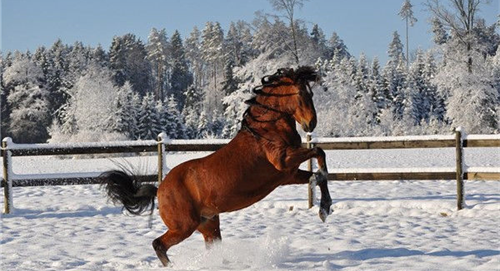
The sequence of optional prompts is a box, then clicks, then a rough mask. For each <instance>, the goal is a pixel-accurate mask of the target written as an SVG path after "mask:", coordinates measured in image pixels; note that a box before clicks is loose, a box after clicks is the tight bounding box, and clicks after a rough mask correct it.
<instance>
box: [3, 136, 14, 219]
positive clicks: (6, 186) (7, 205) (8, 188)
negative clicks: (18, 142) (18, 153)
mask: <svg viewBox="0 0 500 271" xmlns="http://www.w3.org/2000/svg"><path fill="white" fill-rule="evenodd" d="M9 143H12V139H11V138H10V137H6V138H4V139H3V140H2V150H3V196H4V199H3V204H4V213H5V214H10V212H11V209H12V179H11V176H10V173H11V172H12V159H11V158H12V156H11V151H10V150H8V145H9Z"/></svg>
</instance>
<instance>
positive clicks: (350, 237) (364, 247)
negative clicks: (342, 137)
mask: <svg viewBox="0 0 500 271" xmlns="http://www.w3.org/2000/svg"><path fill="white" fill-rule="evenodd" d="M205 154H206V153H205ZM205 154H204V153H196V154H178V155H167V165H168V167H170V168H171V167H173V166H175V165H176V164H178V163H180V162H181V161H184V160H186V159H192V158H195V157H199V156H203V155H205ZM453 155H454V152H453V150H448V149H442V150H441V149H437V150H430V149H429V150H427V149H426V150H418V151H415V150H383V151H377V152H373V151H330V152H328V153H327V157H328V164H329V167H330V169H331V170H340V169H342V170H344V169H346V168H347V169H354V168H364V169H377V168H389V167H390V168H403V169H405V168H406V169H407V168H412V169H415V168H417V169H418V168H428V167H453V163H454V156H453ZM498 158H500V157H499V152H498V149H466V153H465V160H466V163H467V165H468V166H486V167H499V164H500V159H498ZM116 161H118V163H120V162H124V161H126V162H129V163H130V164H132V165H133V166H134V167H136V168H139V169H140V170H142V171H143V172H144V171H146V172H154V170H155V167H156V157H130V158H119V159H115V160H112V159H65V160H61V159H55V158H51V157H36V158H34V157H14V172H15V173H16V174H35V175H36V174H45V173H47V170H50V171H51V172H56V173H60V172H75V171H76V172H86V171H100V170H107V169H110V168H114V167H116ZM329 187H330V192H331V196H332V198H333V200H334V205H333V206H332V207H333V209H334V213H333V214H332V215H331V216H329V217H328V219H327V221H326V223H322V222H321V221H320V219H319V217H318V215H317V212H318V208H317V207H314V208H313V209H311V210H309V209H307V189H306V186H286V187H280V188H278V189H277V190H276V191H274V192H273V193H272V194H271V195H269V196H268V197H266V198H265V199H264V200H262V201H260V202H258V203H256V204H254V205H252V206H250V207H249V208H246V209H244V210H240V211H237V212H232V213H225V214H222V215H221V230H222V237H223V242H222V243H220V244H218V245H216V246H215V247H214V248H213V249H211V250H208V251H207V250H206V249H205V246H204V243H203V238H202V236H201V235H200V234H198V233H194V234H193V236H191V237H190V238H188V239H187V240H185V241H184V242H182V243H181V244H179V245H178V246H175V247H173V248H172V249H171V250H169V256H170V258H171V260H172V261H173V262H174V266H173V267H172V268H171V269H173V270H499V267H500V240H499V239H500V229H499V227H498V225H499V224H500V182H497V181H466V184H465V192H466V201H465V202H466V205H467V207H466V209H464V210H461V211H459V212H457V211H456V192H455V190H456V184H455V181H381V182H373V181H371V182H362V181H349V182H340V181H339V182H330V183H329ZM13 193H14V207H15V212H14V213H13V214H12V215H4V216H2V218H1V224H2V226H1V241H0V251H1V254H0V255H1V256H0V257H1V258H0V262H1V269H2V270H162V269H163V268H161V267H160V263H159V261H158V259H157V258H156V255H155V253H154V251H153V249H152V247H151V242H152V241H153V240H154V239H155V238H156V237H158V236H159V235H161V234H162V233H163V232H164V231H165V230H166V227H165V226H164V224H163V223H162V221H161V219H160V218H159V216H158V213H157V211H155V213H154V215H153V221H152V222H153V223H152V228H149V216H147V215H145V216H139V217H135V216H130V215H127V214H123V213H122V212H121V209H120V208H119V207H115V206H113V205H112V204H111V203H110V202H108V201H107V200H106V198H105V194H104V192H103V191H102V190H101V189H100V188H99V186H98V185H82V186H52V187H15V188H14V191H13ZM0 204H3V199H1V200H0Z"/></svg>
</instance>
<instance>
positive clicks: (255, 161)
mask: <svg viewBox="0 0 500 271" xmlns="http://www.w3.org/2000/svg"><path fill="white" fill-rule="evenodd" d="M318 79H319V76H318V73H317V72H316V71H315V70H314V69H313V68H311V67H299V68H298V69H297V70H294V69H279V70H278V71H277V72H276V73H275V74H273V75H268V76H265V77H263V78H262V80H261V82H262V85H261V86H259V87H256V88H254V90H253V92H254V93H255V95H254V97H253V98H252V99H250V100H248V101H246V103H247V104H248V105H249V107H248V109H247V110H246V112H245V114H244V115H243V120H242V123H241V129H240V131H239V132H238V134H237V135H236V136H235V137H234V138H233V139H232V140H231V141H230V142H229V143H228V144H227V145H225V146H224V147H223V148H221V149H219V150H218V151H216V152H214V153H212V154H210V155H208V156H206V157H204V158H200V159H194V160H190V161H187V162H184V163H182V164H180V165H178V166H176V167H174V168H173V169H172V170H171V171H170V172H169V173H168V174H167V175H166V177H165V179H164V180H163V181H162V183H161V184H160V186H159V187H158V188H156V186H154V185H151V184H142V183H140V182H138V181H136V180H134V179H133V177H132V176H130V175H128V174H127V173H124V172H121V171H108V172H105V173H103V174H102V175H101V178H102V179H103V185H104V187H105V188H106V192H107V194H108V197H109V198H110V199H111V200H112V201H113V202H114V203H118V204H121V205H123V206H124V208H125V209H127V210H128V211H129V212H130V213H132V214H141V213H143V212H145V211H146V210H148V209H150V211H151V212H152V211H153V209H154V199H155V197H157V198H158V208H159V213H160V216H161V218H162V220H163V222H164V223H165V225H166V226H167V227H168V230H167V232H166V233H165V234H163V235H162V236H160V237H158V238H157V239H155V240H154V241H153V244H152V245H153V248H154V250H155V251H156V254H157V256H158V258H159V259H160V261H161V263H162V264H163V265H164V266H168V265H169V263H170V260H169V258H168V256H167V251H168V249H169V248H170V247H172V246H174V245H176V244H178V243H180V242H182V241H183V240H184V239H186V238H188V237H189V236H191V234H192V233H193V232H194V231H196V230H198V231H199V232H200V233H201V234H202V235H203V237H204V239H205V244H206V246H207V247H210V246H211V244H212V243H213V242H214V241H217V240H221V232H220V227H219V214H220V213H224V212H231V211H236V210H239V209H242V208H245V207H248V206H250V205H252V204H253V203H255V202H257V201H259V200H261V199H263V198H264V197H265V196H267V195H268V194H269V193H271V192H272V191H273V190H274V189H275V188H277V187H278V186H281V185H289V184H307V183H309V181H310V180H311V181H312V182H314V183H316V184H317V185H318V186H319V187H320V191H321V202H320V211H319V216H320V218H321V220H323V222H324V221H325V219H326V217H327V216H328V215H329V214H330V206H331V204H332V200H331V198H330V193H329V191H328V186H327V174H328V173H327V172H328V171H327V167H326V163H325V152H324V151H323V150H322V149H320V148H317V147H316V148H312V149H307V148H303V147H301V137H300V135H299V133H298V132H297V130H296V125H295V122H298V123H299V124H300V125H301V126H302V129H303V130H304V131H306V132H312V131H313V130H314V128H315V127H316V123H317V122H316V111H315V108H314V104H313V100H312V96H313V93H312V90H311V87H310V85H309V83H310V82H313V81H318ZM311 158H316V159H317V160H318V167H319V170H318V172H316V173H312V172H309V171H303V170H300V169H299V166H300V164H301V163H302V162H304V161H306V160H308V159H311Z"/></svg>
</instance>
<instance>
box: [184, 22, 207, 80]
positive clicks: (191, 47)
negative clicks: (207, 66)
mask: <svg viewBox="0 0 500 271" xmlns="http://www.w3.org/2000/svg"><path fill="white" fill-rule="evenodd" d="M200 37H201V33H200V31H199V30H198V28H197V27H196V26H195V27H194V28H193V31H191V33H190V35H189V37H188V38H187V39H186V42H185V44H186V46H185V48H186V59H187V61H188V62H189V64H190V67H191V73H192V74H193V83H194V85H195V86H196V87H201V86H202V84H203V70H202V69H203V65H204V64H203V61H202V59H201V51H200V50H201V49H200V46H201V45H200Z"/></svg>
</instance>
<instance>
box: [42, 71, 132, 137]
mask: <svg viewBox="0 0 500 271" xmlns="http://www.w3.org/2000/svg"><path fill="white" fill-rule="evenodd" d="M118 94H119V88H118V87H117V86H115V85H114V82H113V78H112V73H111V71H110V70H109V69H108V68H105V67H101V66H99V65H95V64H94V65H90V66H89V67H88V69H87V71H86V74H85V75H83V76H81V77H80V78H78V79H77V81H76V83H75V85H74V87H73V88H72V89H71V90H70V92H69V95H70V98H69V99H68V102H67V103H66V104H65V105H64V106H63V108H62V110H61V114H62V117H61V119H62V120H63V123H62V124H61V125H60V126H59V124H57V123H54V124H53V125H55V126H57V127H53V128H52V133H51V136H52V139H51V141H52V142H57V141H80V140H82V141H100V140H110V138H115V139H116V138H120V139H123V138H124V136H121V135H119V134H117V133H115V125H116V123H117V115H116V112H117V111H118V104H117V103H116V98H117V96H118Z"/></svg>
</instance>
